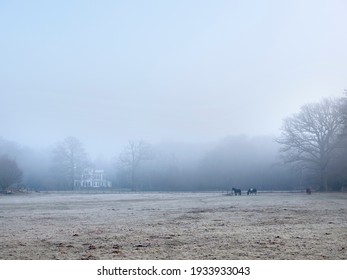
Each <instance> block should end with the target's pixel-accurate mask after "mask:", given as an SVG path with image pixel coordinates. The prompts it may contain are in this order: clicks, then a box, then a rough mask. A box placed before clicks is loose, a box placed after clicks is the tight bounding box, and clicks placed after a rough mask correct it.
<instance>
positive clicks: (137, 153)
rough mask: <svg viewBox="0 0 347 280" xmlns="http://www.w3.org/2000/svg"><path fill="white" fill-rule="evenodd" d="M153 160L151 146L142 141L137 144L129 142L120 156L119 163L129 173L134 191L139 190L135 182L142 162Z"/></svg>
mask: <svg viewBox="0 0 347 280" xmlns="http://www.w3.org/2000/svg"><path fill="white" fill-rule="evenodd" d="M152 158H153V151H152V148H151V146H150V145H149V144H147V143H146V142H144V141H142V140H140V141H137V142H136V141H129V142H128V144H127V145H126V146H125V147H124V150H123V151H122V152H121V154H120V155H119V158H118V163H119V164H120V166H121V168H122V169H124V170H125V171H126V172H128V173H129V175H130V176H129V177H130V185H131V189H132V190H133V191H135V190H137V186H136V182H135V181H136V176H137V174H138V171H139V168H140V164H141V162H143V161H146V160H149V159H152Z"/></svg>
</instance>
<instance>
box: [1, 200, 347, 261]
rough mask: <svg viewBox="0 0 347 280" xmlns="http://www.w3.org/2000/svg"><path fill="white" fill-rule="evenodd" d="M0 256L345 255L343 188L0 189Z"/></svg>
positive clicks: (346, 228)
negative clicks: (251, 191) (230, 191)
mask: <svg viewBox="0 0 347 280" xmlns="http://www.w3.org/2000/svg"><path fill="white" fill-rule="evenodd" d="M0 224H1V226H0V259H35V260H36V259H68V260H74V259H99V260H102V259H334V260H337V259H347V194H342V193H328V194H320V193H313V194H312V195H306V194H304V193H291V194H289V193H258V195H257V196H247V195H242V196H227V195H225V194H223V193H130V194H129V193H127V194H125V193H120V194H76V193H70V194H68V193H35V194H34V193H33V194H27V195H7V196H0Z"/></svg>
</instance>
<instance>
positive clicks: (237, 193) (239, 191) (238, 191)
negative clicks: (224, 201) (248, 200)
mask: <svg viewBox="0 0 347 280" xmlns="http://www.w3.org/2000/svg"><path fill="white" fill-rule="evenodd" d="M231 190H232V191H233V192H234V194H235V195H241V190H240V189H235V188H232V189H231Z"/></svg>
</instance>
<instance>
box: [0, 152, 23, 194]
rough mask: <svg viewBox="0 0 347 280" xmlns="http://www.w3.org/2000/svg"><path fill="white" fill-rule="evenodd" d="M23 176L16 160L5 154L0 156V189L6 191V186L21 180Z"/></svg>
mask: <svg viewBox="0 0 347 280" xmlns="http://www.w3.org/2000/svg"><path fill="white" fill-rule="evenodd" d="M22 177H23V172H22V170H21V169H20V168H19V167H18V165H17V162H16V161H15V160H13V159H10V158H8V157H7V156H6V155H2V156H0V189H1V192H6V190H7V188H8V187H10V186H11V185H12V184H14V183H19V182H21V180H22Z"/></svg>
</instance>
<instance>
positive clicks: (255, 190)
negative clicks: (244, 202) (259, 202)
mask: <svg viewBox="0 0 347 280" xmlns="http://www.w3.org/2000/svg"><path fill="white" fill-rule="evenodd" d="M252 193H254V194H257V189H254V188H250V189H248V191H247V195H250V194H252Z"/></svg>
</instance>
